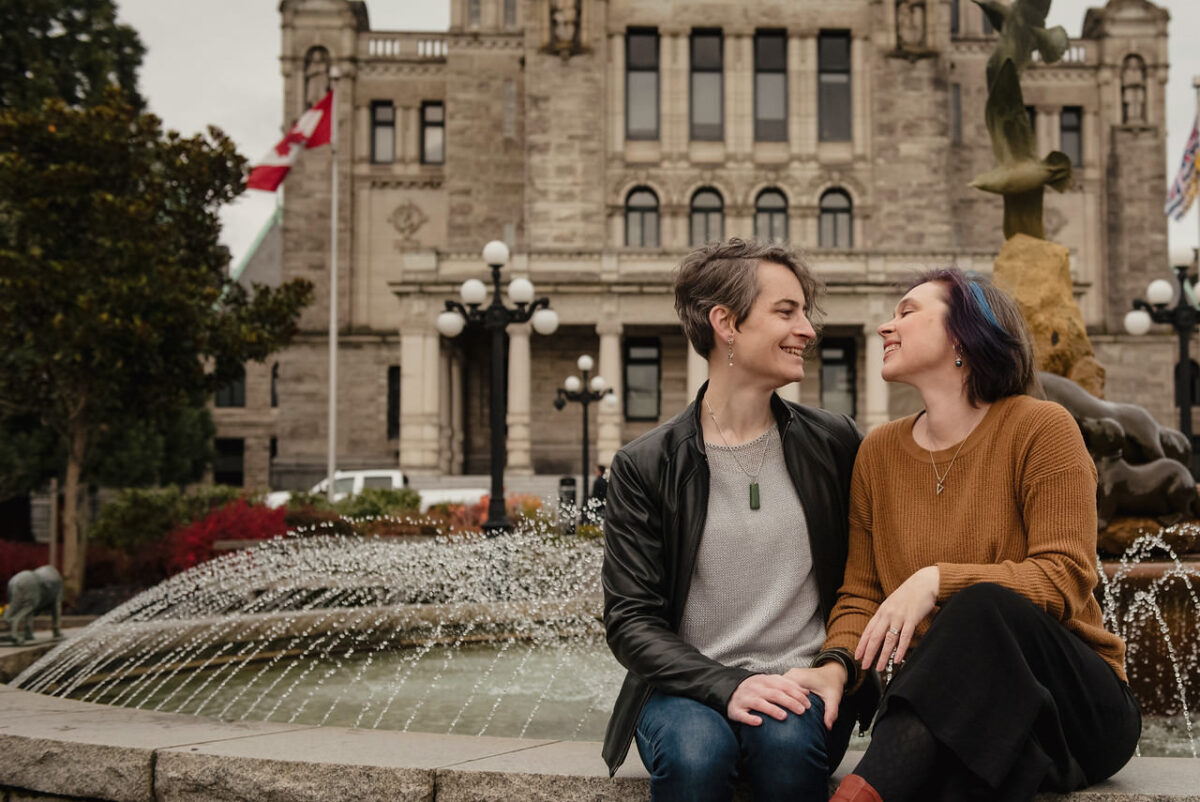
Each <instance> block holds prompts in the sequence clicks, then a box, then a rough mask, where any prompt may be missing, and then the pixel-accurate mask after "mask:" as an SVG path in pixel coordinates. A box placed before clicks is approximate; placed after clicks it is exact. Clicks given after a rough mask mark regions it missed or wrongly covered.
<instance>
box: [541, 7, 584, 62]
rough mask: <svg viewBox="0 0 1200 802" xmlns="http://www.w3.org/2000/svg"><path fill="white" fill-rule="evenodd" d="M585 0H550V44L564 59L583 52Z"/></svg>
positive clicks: (550, 48) (551, 48) (552, 49)
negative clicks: (582, 27)
mask: <svg viewBox="0 0 1200 802" xmlns="http://www.w3.org/2000/svg"><path fill="white" fill-rule="evenodd" d="M582 20H583V0H550V46H549V48H548V49H549V50H550V52H552V53H557V54H558V55H560V56H562V57H563V58H564V59H565V58H569V57H571V56H573V55H576V54H578V53H582V52H583V37H582V35H581V32H580V23H581V22H582Z"/></svg>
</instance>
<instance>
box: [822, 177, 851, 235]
mask: <svg viewBox="0 0 1200 802" xmlns="http://www.w3.org/2000/svg"><path fill="white" fill-rule="evenodd" d="M817 241H818V243H819V244H820V246H821V247H822V248H852V247H854V210H853V206H852V204H851V203H850V196H849V195H847V194H846V192H845V190H841V189H831V190H828V191H827V192H826V193H825V194H824V195H822V196H821V227H820V230H819V231H818V233H817Z"/></svg>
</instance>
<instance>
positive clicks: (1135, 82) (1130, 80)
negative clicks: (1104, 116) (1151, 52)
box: [1121, 53, 1146, 125]
mask: <svg viewBox="0 0 1200 802" xmlns="http://www.w3.org/2000/svg"><path fill="white" fill-rule="evenodd" d="M1121 122H1123V123H1124V124H1126V125H1129V124H1131V123H1144V122H1146V62H1145V61H1143V60H1142V57H1141V56H1139V55H1137V54H1135V53H1131V54H1129V55H1128V56H1126V57H1125V61H1124V62H1122V64H1121Z"/></svg>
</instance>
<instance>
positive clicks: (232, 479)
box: [213, 437, 246, 487]
mask: <svg viewBox="0 0 1200 802" xmlns="http://www.w3.org/2000/svg"><path fill="white" fill-rule="evenodd" d="M214 445H215V446H216V452H217V454H216V458H215V459H214V460H213V482H215V483H216V484H219V485H233V486H234V487H242V486H243V485H245V484H246V441H245V440H243V439H241V438H240V437H218V438H217V439H216V442H215V443H214Z"/></svg>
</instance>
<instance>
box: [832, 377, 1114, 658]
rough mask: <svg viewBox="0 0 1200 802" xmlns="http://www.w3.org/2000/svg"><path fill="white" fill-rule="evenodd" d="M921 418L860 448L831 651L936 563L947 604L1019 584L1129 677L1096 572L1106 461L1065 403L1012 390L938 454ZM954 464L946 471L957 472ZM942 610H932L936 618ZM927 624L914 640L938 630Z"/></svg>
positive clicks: (847, 643)
mask: <svg viewBox="0 0 1200 802" xmlns="http://www.w3.org/2000/svg"><path fill="white" fill-rule="evenodd" d="M916 419H917V415H911V416H909V417H907V418H902V419H900V420H897V421H892V422H891V423H888V424H885V425H884V426H880V427H879V428H877V429H875V430H874V431H872V432H871V433H870V434H869V435H867V437H866V439H865V440H864V441H863V444H862V447H861V448H860V449H859V452H858V459H857V462H856V463H855V466H854V478H853V484H852V487H851V494H850V553H849V561H848V563H847V565H846V576H845V581H844V583H843V585H842V587H841V590H840V591H839V595H838V601H837V603H836V605H835V606H834V609H833V614H832V615H831V617H830V620H829V625H828V628H827V632H828V635H827V637H826V641H825V646H824V648H826V649H829V648H835V647H841V648H845V649H849V650H850V651H851V652H853V651H854V649H855V647H856V646H857V645H858V639H859V636H860V635H861V634H862V631H863V629H864V628H865V627H866V625H867V622H868V621H870V619H871V616H872V615H874V614H875V611H876V609H878V607H879V604H880V602H882V601H883V600H884V599H885V598H887V596H888V595H890V594H891V593H892V592H893V591H894V590H895V589H896V588H898V587H899V586H900V584H901V583H902V582H904V580H906V579H907V578H908V577H909V576H911V575H912V574H913V573H914V572H915V571H917V570H918V569H920V568H924V567H925V566H928V565H937V567H938V570H939V572H940V574H941V583H940V585H939V587H938V597H937V604H938V605H939V607H940V605H942V604H944V603H945V602H946V601H947V600H948V599H949V598H950V597H951V596H953V595H954V594H955V593H956V592H958V591H959V590H962V589H963V588H965V587H967V586H968V585H972V584H975V583H978V582H994V583H996V584H998V585H1003V586H1004V587H1006V588H1010V589H1012V590H1015V591H1017V592H1018V593H1020V594H1022V595H1023V596H1025V597H1026V598H1028V599H1030V600H1031V601H1032V602H1033V603H1034V604H1036V605H1037V606H1038V607H1040V608H1041V609H1043V610H1045V611H1046V612H1047V613H1049V614H1050V615H1052V616H1054V618H1056V619H1058V620H1059V621H1061V622H1062V623H1063V624H1064V625H1065V626H1066V627H1067V629H1068V630H1070V631H1071V632H1073V633H1075V634H1076V635H1077V636H1079V637H1080V638H1081V639H1082V640H1083V641H1084V642H1085V643H1087V644H1088V645H1089V646H1091V647H1092V648H1093V649H1095V650H1096V652H1097V653H1098V654H1099V655H1100V656H1101V657H1102V658H1104V660H1105V661H1107V662H1108V664H1109V665H1111V666H1112V667H1113V670H1114V671H1116V673H1117V675H1118V676H1119V677H1120V678H1121V679H1122V680H1124V679H1125V644H1124V642H1122V640H1121V639H1120V638H1119V637H1117V636H1116V635H1113V634H1112V633H1110V632H1108V631H1106V630H1105V629H1104V624H1103V620H1102V615H1101V612H1100V605H1099V604H1098V603H1097V602H1096V599H1095V597H1094V596H1093V595H1092V591H1093V590H1094V589H1095V587H1096V583H1097V582H1098V581H1099V577H1098V575H1097V573H1096V468H1095V465H1094V464H1093V463H1092V460H1091V457H1089V456H1088V452H1087V449H1086V448H1085V447H1084V444H1083V437H1082V436H1081V435H1080V433H1079V428H1078V426H1076V424H1075V421H1074V420H1073V419H1072V418H1071V415H1070V413H1068V412H1067V410H1066V409H1064V408H1063V407H1061V406H1059V405H1058V404H1055V403H1052V402H1049V401H1038V400H1036V399H1033V398H1031V397H1029V396H1025V395H1021V396H1012V397H1009V398H1005V399H1002V400H1000V401H997V402H996V403H994V404H992V406H991V408H990V409H988V411H987V414H986V415H985V416H984V419H983V421H981V422H980V423H979V425H978V426H976V427H975V430H974V431H973V432H972V433H971V435H970V436H969V437H968V438H967V439H966V441H965V442H964V443H963V446H962V450H961V451H959V452H958V457H957V459H955V460H954V463H953V465H951V459H952V458H953V457H954V454H955V450H956V449H957V448H958V444H955V445H954V446H953V447H951V448H948V449H946V450H944V451H935V452H933V459H935V460H936V461H937V469H938V471H939V472H941V473H943V475H944V476H945V490H944V491H943V492H942V494H941V495H937V492H936V490H937V479H936V477H935V476H934V470H933V466H932V464H931V460H930V454H929V452H928V451H926V450H925V449H924V448H921V447H920V446H919V445H917V443H916V441H915V440H914V439H913V436H912V428H913V424H914V423H915V422H916ZM947 471H948V473H947ZM937 609H938V608H935V609H934V612H933V615H936V614H937ZM928 627H929V620H928V619H927V620H926V621H924V622H922V623H921V625H920V626H919V627H918V629H917V633H916V637H914V640H913V642H914V645H915V648H920V647H919V643H918V639H919V638H920V636H921V635H922V634H923V633H924V632H925V631H926V630H927V629H928Z"/></svg>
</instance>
